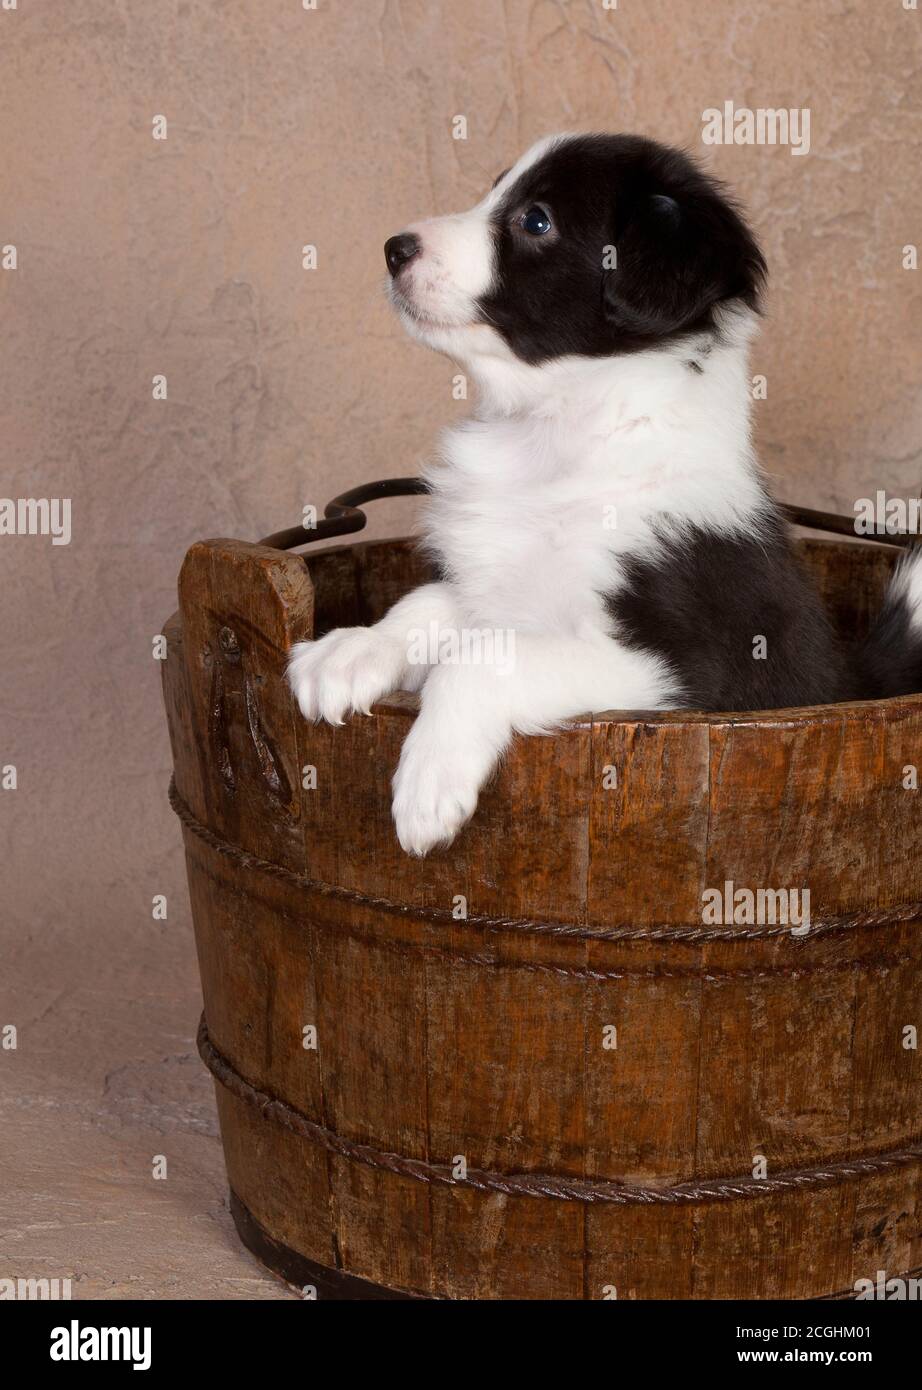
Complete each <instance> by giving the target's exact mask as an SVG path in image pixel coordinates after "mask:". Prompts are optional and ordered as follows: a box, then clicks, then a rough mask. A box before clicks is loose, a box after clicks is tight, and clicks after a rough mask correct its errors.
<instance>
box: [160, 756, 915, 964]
mask: <svg viewBox="0 0 922 1390" xmlns="http://www.w3.org/2000/svg"><path fill="white" fill-rule="evenodd" d="M169 800H170V805H171V807H172V808H173V810H174V812H175V813H176V815H177V816H178V817H179V819H180V821H182V823H183V825H184V826H186V828H187V829H188V830H190V831H191V832H192V834H194V835H195V836H196V837H197V838H198V839H199V840H201V841H202V843H203V844H206V845H207V846H208V847H209V848H210V849H212V850H214V851H215V852H216V853H217V854H220V855H223V856H224V857H225V858H227V859H231V860H233V861H234V862H235V863H237V864H239V865H240V866H241V867H242V868H245V869H251V870H254V871H255V872H257V873H261V874H266V875H269V876H270V877H272V878H276V879H279V880H281V881H282V882H286V883H289V884H291V885H292V886H293V887H296V888H299V889H301V890H303V891H306V892H309V893H314V894H317V895H319V896H321V897H325V898H330V899H333V900H338V901H342V902H348V903H354V904H355V905H356V906H359V907H368V908H373V909H375V910H377V911H380V912H386V913H389V914H391V915H393V916H398V917H403V918H405V919H408V920H415V921H423V922H431V923H433V924H436V925H438V924H442V925H445V926H457V925H458V919H457V918H456V917H455V916H454V915H453V913H452V911H451V909H450V908H442V907H422V906H418V905H416V904H412V903H400V902H395V901H394V900H393V899H390V898H386V897H382V896H377V895H372V894H368V893H361V892H359V891H357V890H356V889H353V888H344V887H341V886H340V885H338V884H330V883H324V882H323V881H322V880H320V879H315V878H311V877H310V876H309V875H308V874H302V873H297V872H296V871H295V870H293V869H289V868H286V867H285V865H283V864H276V863H274V862H273V861H272V860H269V859H263V858H262V857H261V856H260V855H258V854H252V853H250V851H249V850H245V849H241V847H240V846H239V845H234V844H231V842H230V841H228V840H225V839H223V838H222V837H221V836H220V835H217V834H215V832H214V831H213V830H211V829H210V827H209V826H207V825H204V824H203V823H202V822H201V821H200V820H199V819H198V817H197V816H196V815H195V814H194V813H193V811H192V810H191V808H190V807H189V806H188V805H187V803H186V802H185V801H184V800H183V798H182V796H181V795H180V793H179V791H178V789H177V787H176V779H175V777H172V778H171V779H170V787H169ZM920 917H922V902H913V903H899V904H896V905H895V906H893V907H886V908H874V909H870V910H868V911H864V912H851V913H844V914H841V915H839V916H825V917H821V918H816V919H814V920H813V921H811V924H810V932H809V936H805V937H793V936H792V932H791V927H790V925H785V924H775V925H770V926H756V927H705V926H698V925H684V926H683V925H679V926H674V925H670V924H663V925H656V926H649V927H635V926H630V925H615V926H609V927H592V926H584V925H580V924H579V923H574V922H554V921H549V922H544V921H536V920H533V919H531V918H524V917H493V916H489V915H486V914H482V913H478V914H474V913H469V914H468V915H467V916H466V917H465V918H464V919H463V923H464V925H466V926H471V927H485V928H488V929H489V930H491V931H496V932H511V933H518V934H524V935H528V936H541V937H550V938H557V939H560V940H570V941H587V942H591V941H607V942H625V943H630V942H634V941H639V942H643V941H661V942H664V943H669V944H672V943H677V944H681V945H692V946H706V945H708V944H709V943H712V942H735V941H759V940H769V939H771V938H773V937H787V938H789V939H790V940H791V943H792V946H793V947H794V949H796V950H802V949H803V947H804V946H805V945H806V944H807V943H808V942H810V941H813V940H815V939H816V938H817V937H819V936H826V935H829V934H830V933H834V932H846V931H851V930H854V929H855V928H859V927H888V926H898V925H900V924H902V923H905V922H911V921H914V920H917V919H919V918H920ZM475 963H483V964H490V963H491V958H490V957H484V958H483V960H482V962H479V961H476V960H475ZM515 963H516V964H517V965H518V964H521V965H522V967H524V968H527V967H528V966H529V965H532V964H534V963H532V962H528V961H522V962H515ZM859 963H861V962H858V961H854V960H851V961H843V962H832V963H826V964H825V965H824V967H823V968H825V969H835V968H837V967H838V968H847V967H849V966H852V965H856V964H859ZM871 963H873V958H872V960H871ZM879 963H886V962H885V961H880V962H879ZM792 968H793V969H801V968H803V969H809V968H810V967H806V966H804V967H797V966H795V967H792ZM548 969H549V970H551V971H552V972H553V973H556V974H577V975H578V974H584V973H586V972H583V971H579V970H572V971H571V970H569V969H568V968H566V967H561V968H560V969H558V968H556V967H548ZM776 971H777V968H776ZM776 971H773V972H769V973H776ZM614 973H615V975H616V976H617V975H618V974H627V973H631V972H630V971H628V970H622V971H616V972H614ZM661 973H662V972H661ZM715 973H717V974H720V973H721V972H720V971H717V972H715ZM724 973H733V974H736V973H739V972H735V971H734V972H724ZM742 973H762V972H742ZM597 977H598V978H607V977H606V975H605V973H604V972H597Z"/></svg>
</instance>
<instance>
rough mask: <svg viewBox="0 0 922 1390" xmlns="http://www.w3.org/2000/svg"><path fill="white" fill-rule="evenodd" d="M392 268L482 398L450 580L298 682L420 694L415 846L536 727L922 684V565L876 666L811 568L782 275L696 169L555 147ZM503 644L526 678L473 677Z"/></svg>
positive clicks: (410, 812) (437, 344)
mask: <svg viewBox="0 0 922 1390" xmlns="http://www.w3.org/2000/svg"><path fill="white" fill-rule="evenodd" d="M384 249H385V256H386V259H387V266H388V270H389V272H390V284H389V293H390V298H391V301H392V303H393V305H394V307H395V309H396V310H397V313H398V315H399V317H400V319H401V321H402V322H403V325H404V327H405V328H406V329H407V331H408V332H409V333H410V335H411V336H412V337H413V338H415V339H417V341H419V342H421V343H424V344H425V345H426V346H428V347H431V348H434V349H435V350H436V351H438V352H441V353H445V354H447V355H448V356H449V357H450V358H452V359H453V360H454V361H455V362H457V363H458V364H459V365H460V366H461V368H462V369H463V371H464V372H465V373H467V375H468V377H469V378H470V379H471V381H472V382H473V383H474V384H475V385H476V387H477V390H478V396H479V399H478V405H477V408H476V410H475V412H474V414H473V415H472V416H471V418H470V419H468V420H466V421H465V422H464V423H462V424H460V425H457V426H455V427H453V428H451V429H449V430H448V431H447V433H446V435H445V437H444V439H443V441H442V448H441V456H440V459H439V461H438V462H437V463H435V464H434V465H433V466H432V467H431V468H429V470H428V471H427V473H426V479H427V483H428V485H429V489H430V492H429V496H428V498H427V500H426V503H425V519H424V544H425V546H426V548H427V550H428V552H429V554H430V555H431V557H432V558H433V560H434V561H435V563H436V570H437V573H438V574H439V575H440V576H441V577H440V579H439V582H437V583H432V584H426V585H424V586H423V587H422V588H420V589H418V590H416V591H415V592H414V593H411V594H409V595H408V596H407V597H406V598H404V599H402V600H401V601H400V602H399V603H397V604H396V605H395V606H394V608H393V609H392V610H391V611H390V613H388V614H387V616H386V617H385V618H384V619H383V620H382V621H381V622H379V623H376V624H375V626H374V627H371V628H344V629H340V630H338V631H335V632H331V633H329V634H328V635H327V636H325V637H323V638H322V639H321V640H320V641H317V642H302V643H299V644H298V645H297V646H296V647H295V649H294V651H293V653H292V659H291V666H290V670H289V678H290V681H291V685H292V687H293V689H294V692H295V694H296V696H297V699H298V703H299V705H300V707H301V710H302V712H303V713H304V715H305V716H306V717H307V718H309V719H317V718H322V719H327V720H329V721H330V722H332V723H340V722H341V721H342V719H343V718H344V716H346V715H347V714H349V713H351V712H353V711H360V712H363V713H368V711H369V709H370V707H371V705H372V703H373V702H374V701H375V700H377V699H379V698H381V697H383V696H384V695H387V694H388V693H389V692H391V691H393V690H396V689H404V690H418V691H420V692H421V708H420V713H419V716H418V717H417V719H416V721H415V723H414V724H413V727H412V729H411V730H410V733H409V735H408V737H407V739H406V742H405V744H404V747H403V750H402V753H401V757H400V763H399V766H398V768H397V773H396V776H395V778H394V801H393V811H394V820H395V822H396V828H397V835H398V838H399V840H400V843H401V845H402V846H403V848H404V849H405V850H407V851H408V852H410V853H412V854H419V855H422V854H425V853H426V852H427V851H428V850H429V849H431V848H432V847H433V846H434V845H436V844H439V843H447V842H449V841H451V840H452V838H453V837H454V836H455V834H456V833H457V831H458V829H459V828H460V827H461V826H462V825H463V824H464V822H465V821H466V820H467V819H468V818H469V816H470V815H471V814H472V812H473V811H474V808H475V806H476V804H477V797H478V794H479V792H480V788H481V787H482V786H483V785H484V783H485V781H486V780H487V779H488V778H489V777H490V774H491V772H492V771H493V769H494V768H495V767H496V764H497V761H498V760H499V758H500V757H501V755H502V753H503V750H504V749H505V748H506V746H507V745H508V743H509V741H510V739H511V738H512V736H513V733H514V732H516V731H518V732H519V733H527V734H535V733H542V732H544V733H546V732H548V731H549V730H551V729H553V728H554V726H555V725H557V724H559V722H560V721H562V720H566V719H567V718H568V717H573V716H575V715H578V714H581V713H583V712H585V711H599V710H611V709H619V710H662V709H702V710H721V711H729V710H759V709H766V708H772V707H785V706H794V705H814V704H825V703H828V702H832V701H837V700H846V699H856V698H872V697H874V698H876V697H880V696H887V695H895V694H900V693H904V692H908V691H911V690H918V689H920V688H922V564H919V563H917V562H916V561H915V559H914V558H913V557H910V556H907V557H906V559H905V560H904V562H903V563H902V564H901V566H900V567H899V569H898V571H897V574H896V576H895V579H894V581H893V583H892V585H891V587H890V590H889V592H888V595H887V599H886V601H885V605H884V609H883V612H882V613H881V616H880V618H879V620H878V623H877V625H876V627H875V629H874V631H873V632H872V633H871V635H870V637H869V638H868V639H867V641H866V642H865V643H864V644H863V645H861V646H858V645H857V644H856V645H855V646H854V648H851V647H847V646H845V645H844V644H841V643H840V642H839V641H838V640H837V639H836V637H835V635H834V634H833V632H832V630H831V628H830V625H829V623H828V622H827V619H826V616H825V614H824V611H823V608H822V606H821V603H820V600H819V598H818V596H817V594H816V593H814V591H813V589H812V588H811V586H810V584H809V582H808V581H807V580H806V579H805V577H804V575H803V574H802V572H801V570H800V568H799V567H798V564H797V561H796V560H795V558H794V555H793V552H792V550H791V547H790V544H789V541H788V538H787V535H786V532H785V527H784V525H783V522H782V520H781V518H780V516H779V513H778V511H777V509H776V507H775V505H774V504H773V502H772V501H771V499H770V498H769V496H768V495H767V493H766V492H765V489H764V487H763V484H762V481H761V479H760V477H759V474H758V472H757V469H756V465H755V461H754V458H753V452H752V446H751V442H750V419H749V416H750V378H749V372H748V367H747V349H748V345H749V342H750V339H751V337H752V335H753V331H754V328H755V325H756V320H757V315H758V309H759V297H760V291H761V288H762V283H763V278H764V275H765V262H764V260H763V258H762V254H761V252H760V250H759V247H758V245H757V244H756V241H755V239H754V238H753V235H752V233H751V232H750V231H749V229H748V228H747V226H746V224H745V223H744V221H743V220H742V218H741V216H740V214H739V212H738V211H737V210H736V208H735V207H734V205H733V204H732V202H731V201H730V200H729V199H728V198H727V196H726V194H725V193H724V192H723V191H722V190H721V188H720V187H719V186H718V185H717V184H716V183H715V182H714V180H712V179H711V178H709V177H708V176H706V175H705V174H704V173H703V172H702V171H701V170H700V169H699V168H698V167H697V166H696V165H695V164H694V163H693V162H692V161H691V160H690V159H689V158H688V157H687V156H686V155H684V154H681V153H679V152H678V151H675V150H670V149H666V148H664V147H662V146H661V145H658V144H655V143H654V142H653V141H651V140H646V139H642V138H639V137H637V136H628V135H576V136H555V137H552V138H550V139H547V140H543V141H541V142H540V143H539V144H537V145H535V146H534V147H533V148H532V149H531V150H529V151H528V153H527V154H525V155H524V156H523V157H522V158H521V159H520V160H519V161H518V163H517V164H515V165H514V166H513V168H511V169H509V170H508V171H507V172H506V173H504V174H502V175H501V176H500V177H499V178H498V179H497V181H496V183H495V185H494V186H493V188H492V190H491V191H490V192H489V193H488V194H487V195H486V197H485V198H484V199H483V200H482V201H481V202H480V203H478V204H477V206H476V207H474V208H472V209H471V210H470V211H469V212H463V213H459V214H457V215H454V216H449V217H436V218H432V219H430V220H428V221H424V222H417V223H414V224H413V225H411V226H409V227H407V228H406V230H405V231H403V232H401V233H400V234H399V235H398V236H393V237H391V238H390V240H389V241H388V242H387V243H386V244H385V248H384ZM484 631H488V632H489V631H493V632H497V633H502V634H506V635H507V637H508V638H514V646H513V644H512V643H511V642H509V641H507V643H506V647H505V650H506V651H507V653H509V654H514V659H513V660H511V661H510V660H504V661H502V662H498V661H494V662H492V663H491V662H489V661H480V662H478V661H474V660H467V661H465V660H463V659H461V660H458V659H457V653H458V651H459V649H461V650H463V638H464V634H465V633H470V632H475V633H478V634H482V633H484ZM433 632H437V633H438V634H440V640H439V641H438V642H436V643H435V644H433V643H423V644H422V645H423V648H424V655H422V656H421V655H420V645H421V644H420V642H419V635H420V634H421V633H422V634H425V633H430V634H431V633H433ZM446 635H448V636H452V637H454V638H455V641H452V642H448V643H443V642H442V641H441V636H446ZM459 638H460V641H459V640H458V639H459ZM759 639H762V641H761V642H760V641H759ZM446 649H447V650H448V651H451V652H453V653H454V657H453V658H449V657H448V656H446V655H445V651H446ZM760 658H762V659H760Z"/></svg>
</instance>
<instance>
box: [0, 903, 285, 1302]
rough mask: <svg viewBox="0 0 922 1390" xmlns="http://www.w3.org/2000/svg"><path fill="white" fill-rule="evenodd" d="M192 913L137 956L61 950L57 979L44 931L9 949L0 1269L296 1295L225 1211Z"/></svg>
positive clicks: (82, 1290) (101, 1283) (149, 1286)
mask: <svg viewBox="0 0 922 1390" xmlns="http://www.w3.org/2000/svg"><path fill="white" fill-rule="evenodd" d="M177 896H179V895H177ZM177 914H178V908H177ZM184 915H185V920H183V921H181V922H179V921H177V923H176V927H175V931H173V932H171V935H170V937H169V938H168V939H167V938H161V940H160V942H159V946H160V948H161V949H157V945H158V943H157V941H156V938H154V939H153V940H152V943H151V944H152V946H153V947H154V949H153V950H152V951H151V952H150V953H149V954H148V953H144V955H143V957H141V958H139V956H138V955H137V954H135V955H133V956H129V957H128V958H127V959H126V958H125V956H124V953H123V956H122V958H121V959H120V958H118V957H117V956H116V955H115V953H114V952H112V951H106V950H105V949H103V951H102V952H101V955H100V957H98V958H97V957H96V956H95V954H94V956H93V958H92V960H91V961H90V962H88V963H83V962H81V960H80V959H79V958H78V957H75V956H66V957H64V958H63V963H62V964H61V965H60V966H59V971H60V976H61V978H56V973H57V972H56V971H55V969H54V964H53V962H52V963H51V967H50V968H49V963H48V962H44V965H45V969H42V968H40V967H41V963H40V962H39V963H38V964H39V968H36V966H37V956H38V954H39V953H38V952H37V951H36V950H35V949H34V943H33V949H32V950H28V949H26V950H23V951H22V952H21V953H17V952H14V953H13V955H14V959H13V962H12V969H11V970H8V971H5V972H4V978H3V981H2V990H0V1014H2V1017H0V1026H2V1024H3V1022H5V1021H6V1020H8V1019H9V1018H10V1017H11V1016H13V1014H14V1015H15V1017H16V1019H17V1029H18V1039H17V1041H18V1047H17V1049H16V1050H15V1051H0V1279H4V1278H14V1279H25V1278H30V1279H40V1278H45V1279H55V1278H57V1279H65V1278H69V1279H71V1280H72V1296H73V1298H75V1299H78V1298H82V1299H127V1298H142V1299H205V1298H218V1299H287V1298H292V1297H294V1296H295V1295H293V1294H292V1293H291V1292H289V1290H288V1289H287V1288H285V1286H284V1285H282V1284H281V1283H280V1282H279V1281H277V1280H276V1279H275V1278H274V1277H273V1276H271V1275H269V1274H268V1273H266V1272H265V1271H264V1270H263V1269H262V1268H261V1267H260V1266H259V1265H258V1264H257V1263H256V1261H255V1260H254V1259H253V1258H252V1257H251V1256H250V1255H249V1254H248V1253H247V1252H246V1251H245V1250H244V1249H243V1248H242V1246H241V1245H240V1243H239V1241H238V1240H237V1237H236V1234H235V1232H234V1229H233V1225H232V1222H231V1219H230V1216H229V1214H228V1210H227V1191H226V1183H225V1177H224V1165H223V1159H222V1155H221V1145H220V1141H219V1139H218V1137H217V1126H216V1118H215V1104H214V1092H213V1088H212V1083H211V1079H210V1077H209V1076H208V1074H207V1072H206V1071H205V1069H204V1067H203V1066H202V1064H201V1062H200V1060H199V1057H198V1054H197V1052H196V1050H195V1041H194V1036H195V1028H196V1026H197V1022H198V1017H199V1010H200V1008H201V1003H200V999H199V995H198V989H197V983H196V975H195V969H196V967H195V960H194V951H193V950H192V945H191V935H190V932H189V929H188V921H187V917H188V913H187V910H186V913H185V914H184ZM17 954H19V955H20V956H21V959H19V960H17V959H16V956H17ZM60 959H62V958H59V960H60ZM105 960H108V961H110V962H111V963H112V964H111V967H110V968H108V969H107V967H106V965H105V964H104V963H101V961H105ZM157 963H159V969H156V970H155V969H154V967H155V965H157ZM84 968H85V969H86V973H87V975H91V976H92V983H86V981H85V980H81V978H80V977H81V975H82V973H83V970H84ZM66 974H70V975H71V976H72V977H73V978H72V979H70V980H68V979H67V978H65V975H66ZM49 978H50V979H51V981H52V983H48V980H49ZM37 979H43V980H44V981H45V983H43V984H42V985H41V986H37V985H36V980H37ZM11 1001H15V1004H14V1005H13V1004H12V1003H11ZM11 1009H12V1013H11ZM158 1155H163V1156H164V1157H165V1159H166V1170H167V1175H166V1177H165V1178H164V1179H155V1178H154V1177H153V1164H154V1162H155V1159H156V1157H157V1156H158Z"/></svg>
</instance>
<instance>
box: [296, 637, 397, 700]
mask: <svg viewBox="0 0 922 1390" xmlns="http://www.w3.org/2000/svg"><path fill="white" fill-rule="evenodd" d="M405 665H406V653H405V650H404V648H403V647H402V646H401V645H400V643H399V642H397V641H395V640H394V639H393V638H391V637H385V636H383V635H382V634H381V633H379V632H376V631H375V630H374V628H370V627H339V628H336V629H335V630H334V631H333V632H328V633H327V635H326V636H325V637H321V638H320V640H319V641H318V642H297V643H296V644H295V646H294V647H292V649H291V657H290V659H289V663H288V683H289V685H290V686H291V688H292V690H293V691H294V694H295V698H296V699H297V701H298V706H299V708H300V710H301V713H302V714H303V715H304V717H305V719H325V720H326V721H327V723H328V724H341V723H342V722H343V717H344V716H345V715H347V714H350V713H351V712H352V711H356V712H358V713H360V714H370V713H371V707H372V705H373V704H374V702H375V700H380V699H381V698H382V697H383V696H385V695H389V694H390V693H391V692H392V691H393V690H396V689H397V688H398V687H399V685H400V682H401V679H402V677H403V673H404V668H405Z"/></svg>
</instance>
